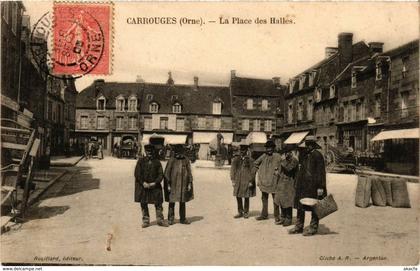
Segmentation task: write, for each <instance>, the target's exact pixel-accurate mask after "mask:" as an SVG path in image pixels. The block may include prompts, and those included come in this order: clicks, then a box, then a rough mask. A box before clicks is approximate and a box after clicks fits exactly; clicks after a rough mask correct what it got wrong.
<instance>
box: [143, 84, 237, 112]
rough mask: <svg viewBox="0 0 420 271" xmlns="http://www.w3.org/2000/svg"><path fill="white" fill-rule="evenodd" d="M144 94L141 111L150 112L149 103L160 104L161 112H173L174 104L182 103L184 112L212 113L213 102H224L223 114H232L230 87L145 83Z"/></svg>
mask: <svg viewBox="0 0 420 271" xmlns="http://www.w3.org/2000/svg"><path fill="white" fill-rule="evenodd" d="M142 87H143V96H142V99H141V106H140V111H141V112H143V113H147V112H149V104H150V103H151V102H153V101H155V102H157V103H158V104H159V113H172V105H173V104H174V103H176V102H178V103H180V104H181V105H182V113H186V114H212V113H213V112H212V111H213V102H214V101H221V102H222V115H230V114H231V103H230V93H229V88H228V87H223V86H198V88H196V87H195V86H194V85H168V84H154V83H144V84H143V86H142Z"/></svg>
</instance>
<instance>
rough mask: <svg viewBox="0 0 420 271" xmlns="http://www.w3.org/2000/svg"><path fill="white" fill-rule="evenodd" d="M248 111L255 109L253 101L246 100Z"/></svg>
mask: <svg viewBox="0 0 420 271" xmlns="http://www.w3.org/2000/svg"><path fill="white" fill-rule="evenodd" d="M246 109H248V110H252V109H254V101H253V100H252V99H246Z"/></svg>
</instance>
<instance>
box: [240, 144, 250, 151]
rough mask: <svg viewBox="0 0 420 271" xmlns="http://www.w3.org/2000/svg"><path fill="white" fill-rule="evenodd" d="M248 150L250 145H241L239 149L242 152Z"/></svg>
mask: <svg viewBox="0 0 420 271" xmlns="http://www.w3.org/2000/svg"><path fill="white" fill-rule="evenodd" d="M248 148H249V146H248V144H241V145H239V149H241V150H247V149H248Z"/></svg>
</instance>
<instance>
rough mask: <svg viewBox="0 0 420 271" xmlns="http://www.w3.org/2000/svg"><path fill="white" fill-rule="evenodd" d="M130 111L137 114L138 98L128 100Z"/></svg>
mask: <svg viewBox="0 0 420 271" xmlns="http://www.w3.org/2000/svg"><path fill="white" fill-rule="evenodd" d="M128 111H130V112H136V111H137V98H136V97H131V98H130V99H129V100H128Z"/></svg>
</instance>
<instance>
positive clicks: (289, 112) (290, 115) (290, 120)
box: [287, 103, 293, 123]
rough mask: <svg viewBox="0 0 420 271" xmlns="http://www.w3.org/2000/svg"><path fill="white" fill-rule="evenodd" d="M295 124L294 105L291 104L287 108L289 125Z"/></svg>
mask: <svg viewBox="0 0 420 271" xmlns="http://www.w3.org/2000/svg"><path fill="white" fill-rule="evenodd" d="M292 122H293V104H292V103H289V107H288V108H287V123H292Z"/></svg>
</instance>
